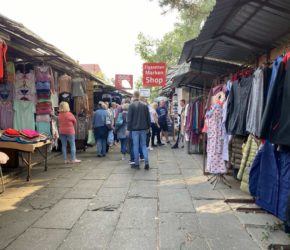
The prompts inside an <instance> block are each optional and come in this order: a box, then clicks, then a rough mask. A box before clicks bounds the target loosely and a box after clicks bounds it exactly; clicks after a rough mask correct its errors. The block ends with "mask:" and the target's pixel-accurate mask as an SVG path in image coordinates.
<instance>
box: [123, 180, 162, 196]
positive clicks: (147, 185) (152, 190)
mask: <svg viewBox="0 0 290 250" xmlns="http://www.w3.org/2000/svg"><path fill="white" fill-rule="evenodd" d="M128 196H129V198H134V197H135V198H136V197H141V198H155V199H157V181H134V182H132V184H131V187H130V190H129V193H128Z"/></svg>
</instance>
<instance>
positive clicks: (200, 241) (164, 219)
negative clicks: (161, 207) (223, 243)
mask: <svg viewBox="0 0 290 250" xmlns="http://www.w3.org/2000/svg"><path fill="white" fill-rule="evenodd" d="M159 235H160V236H159V237H160V240H159V241H160V243H159V244H160V248H159V249H160V250H176V249H200V250H202V249H209V247H208V246H207V243H206V240H205V239H204V238H203V237H202V235H201V233H200V229H199V222H198V218H197V215H196V214H187V213H161V214H160V218H159Z"/></svg>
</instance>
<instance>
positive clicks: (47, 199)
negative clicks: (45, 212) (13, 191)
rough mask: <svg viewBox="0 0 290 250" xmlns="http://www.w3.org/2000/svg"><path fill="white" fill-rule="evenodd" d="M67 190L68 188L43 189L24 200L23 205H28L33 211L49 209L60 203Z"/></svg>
mask: <svg viewBox="0 0 290 250" xmlns="http://www.w3.org/2000/svg"><path fill="white" fill-rule="evenodd" d="M69 190H70V189H69V188H43V189H42V190H40V191H39V192H37V193H36V194H35V195H33V196H31V197H28V198H27V199H26V200H24V203H27V204H29V205H30V206H31V207H32V208H33V209H44V208H50V207H52V206H53V205H55V204H56V203H57V202H58V201H60V200H61V199H62V198H63V196H64V195H65V193H67V192H68V191H69Z"/></svg>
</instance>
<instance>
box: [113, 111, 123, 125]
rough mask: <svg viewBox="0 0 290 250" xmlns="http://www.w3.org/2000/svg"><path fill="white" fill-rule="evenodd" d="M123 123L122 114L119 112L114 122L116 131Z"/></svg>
mask: <svg viewBox="0 0 290 250" xmlns="http://www.w3.org/2000/svg"><path fill="white" fill-rule="evenodd" d="M123 123H124V118H123V112H121V113H119V114H118V117H117V120H116V124H115V126H116V128H117V129H118V128H120V127H122V125H123Z"/></svg>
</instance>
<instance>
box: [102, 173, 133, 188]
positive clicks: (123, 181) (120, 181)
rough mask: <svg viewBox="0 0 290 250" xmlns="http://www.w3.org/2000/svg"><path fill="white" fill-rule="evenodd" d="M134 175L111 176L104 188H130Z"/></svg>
mask: <svg viewBox="0 0 290 250" xmlns="http://www.w3.org/2000/svg"><path fill="white" fill-rule="evenodd" d="M132 177H133V174H111V175H110V177H109V178H108V179H107V180H106V181H105V183H104V187H129V186H130V183H131V180H132Z"/></svg>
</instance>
